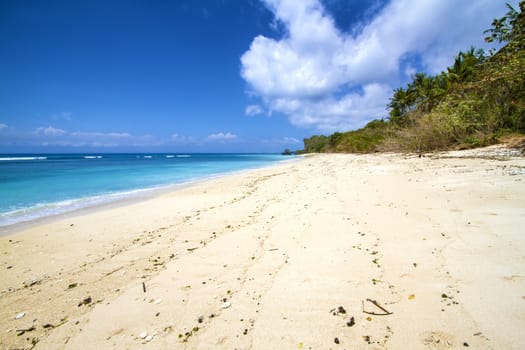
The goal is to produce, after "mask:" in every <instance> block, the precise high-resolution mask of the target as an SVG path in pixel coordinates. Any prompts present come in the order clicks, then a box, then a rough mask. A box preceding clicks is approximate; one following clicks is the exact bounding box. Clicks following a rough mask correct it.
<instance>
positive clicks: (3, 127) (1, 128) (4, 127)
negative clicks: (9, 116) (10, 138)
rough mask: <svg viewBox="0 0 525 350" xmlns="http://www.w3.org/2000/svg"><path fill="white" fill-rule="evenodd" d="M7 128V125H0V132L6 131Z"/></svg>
mask: <svg viewBox="0 0 525 350" xmlns="http://www.w3.org/2000/svg"><path fill="white" fill-rule="evenodd" d="M7 128H8V126H7V124H2V123H0V130H3V129H7Z"/></svg>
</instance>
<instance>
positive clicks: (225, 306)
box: [222, 301, 232, 309]
mask: <svg viewBox="0 0 525 350" xmlns="http://www.w3.org/2000/svg"><path fill="white" fill-rule="evenodd" d="M230 306H232V303H231V302H229V301H225V302H224V303H222V308H223V309H227V308H229V307H230Z"/></svg>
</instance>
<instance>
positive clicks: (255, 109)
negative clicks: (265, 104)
mask: <svg viewBox="0 0 525 350" xmlns="http://www.w3.org/2000/svg"><path fill="white" fill-rule="evenodd" d="M263 112H264V111H263V109H262V107H261V106H259V105H249V106H247V107H246V110H245V111H244V113H245V114H246V115H249V116H254V115H258V114H262V113H263Z"/></svg>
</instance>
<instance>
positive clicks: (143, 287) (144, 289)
mask: <svg viewBox="0 0 525 350" xmlns="http://www.w3.org/2000/svg"><path fill="white" fill-rule="evenodd" d="M142 290H143V291H144V293H146V283H144V282H142Z"/></svg>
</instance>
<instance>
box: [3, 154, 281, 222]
mask: <svg viewBox="0 0 525 350" xmlns="http://www.w3.org/2000/svg"><path fill="white" fill-rule="evenodd" d="M285 160H290V157H288V156H282V155H277V154H171V153H170V154H135V153H134V154H31V155H19V154H17V155H9V154H4V155H1V154H0V228H6V226H9V225H13V224H17V223H21V222H27V221H31V220H35V219H39V218H43V217H48V216H52V215H56V214H63V213H67V212H70V211H73V210H76V209H81V208H86V207H92V206H96V205H100V204H103V203H110V202H114V201H117V200H120V199H125V198H132V197H138V196H140V195H145V194H148V193H152V192H153V191H154V190H159V189H162V188H169V187H171V186H174V185H180V184H184V183H188V182H192V181H198V180H204V179H207V178H212V177H216V176H220V175H225V174H228V173H232V172H236V171H240V170H247V169H255V168H260V167H265V166H269V165H272V164H275V163H277V162H282V161H285Z"/></svg>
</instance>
